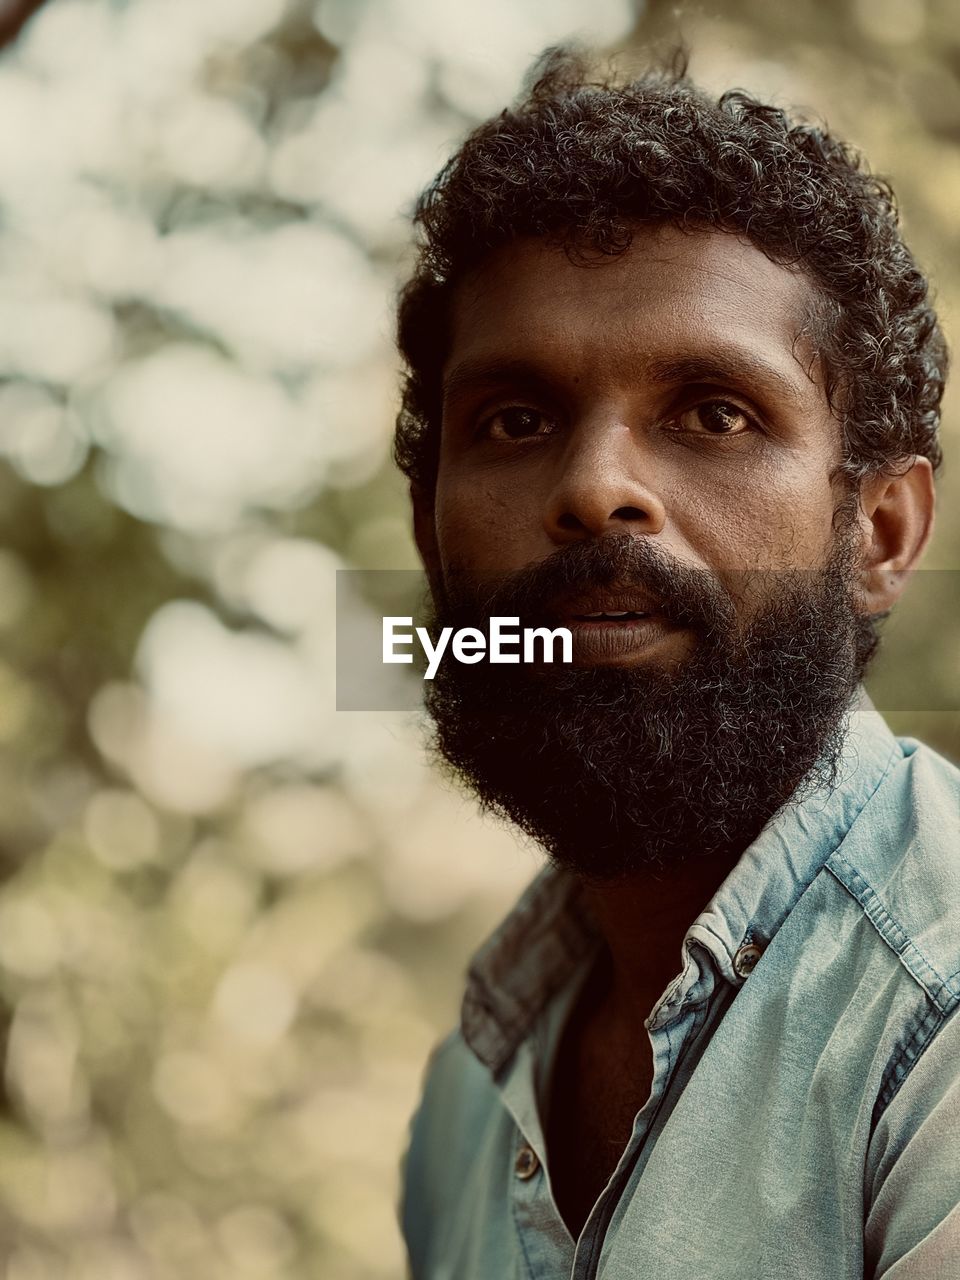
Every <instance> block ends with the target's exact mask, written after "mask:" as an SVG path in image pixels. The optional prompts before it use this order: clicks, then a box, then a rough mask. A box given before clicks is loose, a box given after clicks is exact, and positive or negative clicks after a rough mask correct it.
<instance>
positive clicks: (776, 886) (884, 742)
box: [461, 690, 903, 1072]
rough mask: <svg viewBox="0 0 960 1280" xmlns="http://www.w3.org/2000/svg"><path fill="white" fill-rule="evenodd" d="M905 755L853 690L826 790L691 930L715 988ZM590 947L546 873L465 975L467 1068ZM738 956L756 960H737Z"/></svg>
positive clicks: (487, 1056)
mask: <svg viewBox="0 0 960 1280" xmlns="http://www.w3.org/2000/svg"><path fill="white" fill-rule="evenodd" d="M902 754H903V753H902V750H901V748H900V745H899V743H898V742H897V740H896V738H895V737H894V736H893V734H892V733H891V732H890V730H889V728H888V727H887V725H886V722H885V721H884V720H883V718H882V717H881V716H880V714H879V713H878V712H877V710H876V709H875V707H874V706H873V704H872V702H871V701H870V699H869V698H868V697H867V695H866V693H865V692H863V691H862V690H861V691H860V694H859V696H858V698H857V700H856V701H855V703H854V705H853V707H852V710H851V713H850V716H849V721H848V725H847V729H846V732H845V735H844V742H843V748H842V752H841V755H840V759H839V762H838V766H837V775H836V781H835V782H834V784H833V785H832V786H828V785H823V786H820V787H818V788H817V789H816V790H814V791H812V792H811V793H810V794H808V795H806V796H805V797H804V798H802V799H795V800H792V801H790V802H789V803H788V804H787V805H785V806H784V807H783V808H782V809H781V810H780V811H779V812H778V813H777V814H776V815H775V816H774V817H773V818H772V819H771V820H770V822H769V823H768V824H767V826H766V827H764V829H763V831H762V832H761V833H760V835H759V836H758V837H757V839H756V840H755V841H754V842H753V843H752V844H751V845H750V846H749V847H748V848H747V849H746V850H745V851H744V853H743V854H742V855H741V857H740V859H739V861H738V862H737V864H736V866H735V867H734V868H733V870H732V871H731V872H730V874H729V875H728V876H727V878H726V879H725V880H724V882H723V884H722V885H721V886H720V888H719V889H718V890H717V892H716V893H715V894H714V896H713V898H712V899H711V900H710V902H709V903H708V904H707V906H706V907H705V908H704V910H703V911H702V912H701V913H700V915H699V916H698V917H697V918H696V920H695V921H694V922H693V923H692V924H691V926H690V928H689V930H688V931H687V934H686V938H685V941H684V946H686V944H687V942H688V941H689V940H691V939H693V940H696V941H698V942H699V943H700V944H701V945H702V946H703V947H704V949H705V950H706V951H707V952H709V954H710V956H711V957H712V959H713V961H714V964H715V965H716V967H717V970H718V972H719V973H720V974H721V975H722V977H723V978H725V979H726V980H727V981H728V982H730V983H732V984H733V985H735V986H739V985H741V984H742V983H743V982H744V981H745V978H746V976H747V973H748V972H749V963H748V962H749V960H750V959H751V958H753V957H755V956H756V955H757V954H758V952H759V951H762V949H763V948H764V947H765V946H766V944H767V943H768V942H769V941H770V939H771V938H772V937H773V936H774V934H775V933H776V932H777V930H778V929H779V928H780V926H781V924H782V923H783V921H784V920H785V919H786V917H787V915H788V914H789V913H790V911H791V910H792V909H793V907H794V906H795V904H796V903H797V901H798V899H799V898H800V896H801V894H802V893H803V892H804V890H805V889H806V888H807V886H808V885H809V884H810V883H811V881H812V880H813V878H814V877H815V876H816V874H817V872H818V871H819V870H820V869H821V867H822V866H823V864H824V863H825V862H826V861H827V859H828V858H829V857H830V855H831V854H832V853H833V852H834V851H835V850H836V849H837V848H838V846H839V845H840V844H841V842H842V841H843V839H844V837H845V836H846V834H847V832H848V831H849V830H850V828H851V827H852V826H853V824H854V822H855V821H856V819H857V817H858V816H859V814H860V812H861V810H862V809H863V808H864V806H865V805H866V804H867V802H868V801H869V800H870V797H871V796H872V795H873V793H874V792H875V791H876V789H877V787H878V786H879V785H880V782H881V781H882V779H883V777H884V775H885V774H886V773H887V771H888V770H889V768H890V766H891V764H892V763H893V762H894V761H895V760H896V759H898V758H899V757H900V756H901V755H902ZM599 945H600V934H599V930H598V928H597V926H596V924H595V923H594V921H593V919H592V918H591V916H590V913H589V912H588V910H587V907H586V904H585V902H584V900H583V895H582V893H581V889H580V885H579V882H578V881H577V880H576V878H575V877H574V876H573V875H571V874H570V873H569V872H566V871H560V870H557V869H556V868H554V867H547V868H545V869H544V871H542V872H541V873H540V875H539V876H538V877H537V878H536V879H535V880H534V882H533V883H532V884H531V885H530V887H529V888H528V889H527V890H526V892H525V893H524V894H523V895H522V897H521V898H520V900H519V902H518V903H517V905H516V906H515V907H514V909H513V910H512V911H511V913H510V914H509V915H508V916H507V918H506V920H505V921H504V922H503V924H502V925H501V926H500V927H499V928H498V929H497V931H496V932H495V933H494V934H493V936H492V937H491V938H490V939H489V940H488V941H487V942H486V943H485V944H484V945H483V946H482V947H481V948H480V950H479V951H478V952H477V953H476V955H475V956H474V958H473V961H472V962H471V964H470V968H469V971H468V974H467V989H466V994H465V996H464V1000H463V1008H462V1015H461V1025H462V1030H463V1034H464V1038H465V1039H466V1041H467V1043H468V1044H469V1045H470V1047H471V1049H472V1050H473V1052H474V1053H475V1054H476V1056H477V1057H478V1058H479V1059H480V1060H481V1061H482V1062H484V1063H485V1064H486V1065H487V1066H488V1067H489V1068H490V1069H491V1070H492V1071H494V1072H497V1071H499V1070H500V1069H501V1068H502V1067H503V1066H504V1065H505V1064H506V1063H507V1062H508V1061H509V1059H510V1058H511V1057H512V1056H513V1054H514V1052H515V1051H516V1048H517V1046H518V1045H519V1044H520V1043H521V1041H522V1040H523V1039H524V1038H525V1037H526V1035H527V1034H528V1033H529V1031H530V1029H531V1027H532V1025H533V1023H534V1021H535V1020H536V1019H537V1017H538V1016H539V1014H540V1013H541V1012H542V1011H543V1009H544V1008H545V1006H546V1005H547V1003H548V1002H549V1001H550V1000H551V999H552V997H553V996H554V995H555V994H556V993H557V992H558V991H559V990H560V989H561V988H562V987H563V986H564V985H565V984H566V983H567V982H568V981H569V980H570V978H571V977H572V975H573V973H574V972H575V971H576V970H577V969H578V968H579V966H580V965H581V964H582V963H583V962H584V960H585V959H586V957H587V956H588V955H590V954H591V953H592V952H594V951H596V949H597V948H598V947H599ZM744 947H755V948H756V951H753V952H752V953H746V952H742V951H741V949H742V948H744ZM738 952H739V953H741V954H740V956H739V957H738ZM745 957H746V958H745Z"/></svg>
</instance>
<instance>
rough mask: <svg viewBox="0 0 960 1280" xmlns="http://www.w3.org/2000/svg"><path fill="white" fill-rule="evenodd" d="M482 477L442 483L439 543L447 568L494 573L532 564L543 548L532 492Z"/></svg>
mask: <svg viewBox="0 0 960 1280" xmlns="http://www.w3.org/2000/svg"><path fill="white" fill-rule="evenodd" d="M515 488H516V486H514V487H513V488H506V487H504V486H502V485H492V484H489V483H485V482H484V480H482V479H477V478H475V477H474V478H471V479H469V480H466V479H463V480H461V479H457V478H454V477H449V476H448V477H444V476H443V475H442V474H441V476H440V477H439V478H438V482H437V496H436V506H435V519H436V530H437V545H438V549H439V552H440V560H441V564H442V566H443V569H444V571H445V572H449V571H450V570H451V569H461V570H466V571H467V572H469V573H471V574H473V575H477V576H479V577H494V576H496V575H497V574H502V573H505V572H507V573H509V572H510V571H512V570H514V569H517V568H522V567H523V566H525V565H526V564H529V563H530V561H531V560H532V559H534V558H535V557H536V556H537V555H538V553H542V551H541V549H539V548H538V547H537V546H536V545H534V544H535V542H536V530H537V527H538V525H539V521H538V520H537V519H535V503H534V502H533V501H532V495H531V494H529V493H524V491H523V490H522V489H520V490H519V491H516V492H515V491H514V489H515Z"/></svg>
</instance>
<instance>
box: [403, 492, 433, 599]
mask: <svg viewBox="0 0 960 1280" xmlns="http://www.w3.org/2000/svg"><path fill="white" fill-rule="evenodd" d="M410 501H411V503H412V505H413V537H414V541H415V542H416V544H417V550H418V551H419V553H420V559H421V560H422V561H423V567H424V569H425V570H426V571H427V577H428V578H429V579H430V581H431V583H432V582H434V581H435V580H436V579H437V578H439V576H440V551H439V548H438V546H437V524H436V514H435V511H434V505H433V502H432V500H430V499H429V498H428V497H427V496H426V495H425V494H424V493H423V491H422V490H421V489H418V488H415V487H414V486H413V485H411V487H410Z"/></svg>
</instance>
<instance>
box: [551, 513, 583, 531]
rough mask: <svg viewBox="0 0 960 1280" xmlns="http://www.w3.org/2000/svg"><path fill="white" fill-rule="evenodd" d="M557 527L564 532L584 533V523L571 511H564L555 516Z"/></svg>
mask: <svg viewBox="0 0 960 1280" xmlns="http://www.w3.org/2000/svg"><path fill="white" fill-rule="evenodd" d="M557 527H558V528H560V529H563V531H564V532H565V533H585V532H586V525H585V524H584V523H583V521H582V520H580V519H578V517H577V516H575V515H574V514H573V512H572V511H565V512H564V513H563V514H562V515H561V516H558V517H557Z"/></svg>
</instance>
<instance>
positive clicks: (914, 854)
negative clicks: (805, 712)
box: [826, 738, 960, 1013]
mask: <svg viewBox="0 0 960 1280" xmlns="http://www.w3.org/2000/svg"><path fill="white" fill-rule="evenodd" d="M900 746H901V747H902V751H903V754H902V757H901V758H900V759H899V760H898V761H897V762H896V763H895V764H894V765H893V766H892V767H891V768H890V769H889V770H888V772H887V773H886V775H885V776H884V778H883V781H882V783H881V784H880V786H879V787H878V788H877V790H876V792H875V793H874V795H873V797H872V798H871V801H870V803H869V804H868V805H867V806H866V807H865V808H864V810H863V811H862V813H861V814H860V816H859V818H858V819H857V821H856V822H854V823H853V825H852V826H851V827H850V829H849V831H848V832H847V834H846V837H845V838H844V840H843V841H842V842H841V844H840V845H839V847H838V848H837V849H836V850H835V851H834V853H833V854H832V855H831V857H830V858H829V859H828V861H827V864H826V865H827V869H828V870H829V871H830V872H831V873H832V874H833V875H834V876H835V877H836V878H837V879H838V880H839V881H840V883H841V884H842V885H843V886H844V887H845V888H846V889H847V890H848V892H849V893H850V894H851V895H852V897H853V898H855V899H856V901H857V902H858V903H859V904H860V907H861V908H862V909H863V911H864V912H865V913H866V915H867V916H868V917H869V919H870V921H871V923H872V924H873V925H874V927H875V928H876V930H877V932H878V933H879V935H880V937H881V938H882V939H883V941H884V942H885V943H886V944H887V945H888V946H889V947H890V948H891V949H892V950H893V951H894V952H895V953H896V954H897V955H898V956H899V957H900V960H901V961H902V963H903V964H904V965H905V967H906V968H907V969H908V970H909V971H910V972H911V973H912V975H913V976H914V978H915V979H916V980H917V981H918V982H919V983H920V984H921V985H922V986H923V987H924V988H925V989H926V991H927V993H928V995H930V996H931V998H932V999H933V1000H934V1001H935V1003H936V1004H938V1005H939V1006H940V1008H941V1010H942V1012H944V1013H945V1012H947V1011H948V1010H950V1009H952V1008H953V1007H954V1005H955V1004H956V1003H957V1001H958V1000H960V769H958V768H957V767H956V766H955V765H953V764H951V762H950V761H949V760H947V759H945V758H944V757H943V756H941V755H939V754H938V753H937V752H936V751H934V750H933V749H932V748H930V747H928V746H926V745H924V744H923V743H920V742H917V741H915V740H913V739H909V738H905V739H901V740H900Z"/></svg>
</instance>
